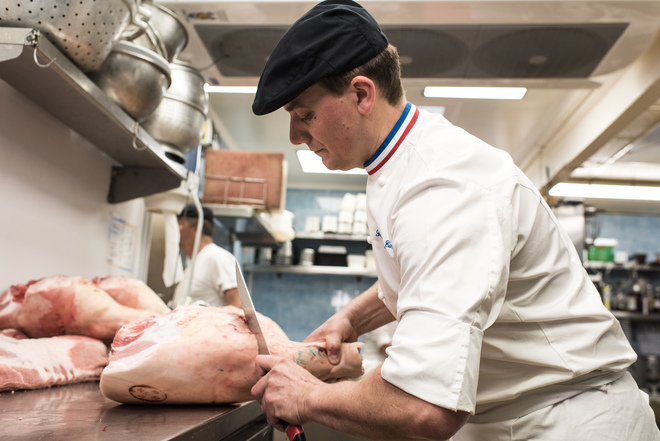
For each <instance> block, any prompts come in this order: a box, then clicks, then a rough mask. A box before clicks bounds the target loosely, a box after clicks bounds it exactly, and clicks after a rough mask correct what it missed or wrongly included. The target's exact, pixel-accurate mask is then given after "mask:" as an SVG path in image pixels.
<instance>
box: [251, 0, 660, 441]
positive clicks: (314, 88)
mask: <svg viewBox="0 0 660 441" xmlns="http://www.w3.org/2000/svg"><path fill="white" fill-rule="evenodd" d="M280 107H283V108H284V110H285V111H287V112H288V113H289V116H290V135H289V136H290V140H291V142H292V143H293V144H296V145H298V144H306V145H307V146H308V147H309V149H310V150H312V151H314V152H315V153H316V154H317V155H319V156H320V157H321V158H322V160H323V163H324V164H325V165H326V166H327V167H328V168H330V169H339V170H349V169H352V168H355V167H363V168H365V169H366V171H367V173H368V174H369V177H368V183H367V205H368V207H367V209H368V224H369V235H370V242H371V244H372V247H373V251H374V257H375V261H376V268H377V273H378V284H377V285H374V286H373V287H371V288H370V289H368V290H367V291H366V292H364V293H363V294H362V295H360V296H358V297H357V298H355V299H354V300H352V301H351V302H350V303H349V304H348V305H346V306H345V307H344V308H342V309H341V310H339V311H338V312H337V313H336V314H335V315H334V316H333V317H331V318H330V319H329V320H328V321H327V322H326V323H325V324H323V325H322V326H321V327H320V328H319V329H317V330H316V331H315V332H313V333H312V334H311V335H310V336H309V337H308V339H309V340H316V341H318V340H325V341H326V344H327V348H328V351H329V354H330V357H331V360H333V357H336V356H337V353H338V347H339V344H340V343H341V342H342V341H355V340H356V339H357V337H358V336H359V335H361V334H364V333H366V332H369V331H371V330H373V329H375V328H377V327H379V326H381V325H383V324H385V323H388V322H391V321H393V320H396V321H397V322H398V323H397V327H396V331H395V332H394V336H393V340H392V346H391V347H390V348H388V350H387V353H388V356H387V358H386V359H385V361H384V362H383V363H382V365H380V366H379V367H377V368H376V369H374V370H373V371H371V372H370V373H368V374H367V375H365V376H364V377H363V378H361V379H360V380H358V381H350V382H340V383H334V384H325V383H323V382H321V381H318V380H316V379H315V378H313V377H312V376H311V375H309V374H308V373H306V372H305V371H304V370H303V369H300V368H299V367H297V366H296V365H295V364H293V363H291V362H289V361H287V360H283V359H278V358H277V357H271V356H259V357H257V364H258V366H259V373H260V374H261V375H263V377H262V378H261V379H260V380H259V382H257V384H256V385H255V386H254V388H253V389H252V393H253V395H254V396H255V397H256V398H257V399H258V400H259V402H260V403H261V406H262V410H263V411H264V412H265V413H266V415H267V416H268V421H269V422H270V423H271V424H273V425H276V426H277V427H279V428H281V426H280V425H279V420H280V419H282V420H285V421H288V422H289V423H292V424H304V423H306V422H309V421H315V422H318V423H321V424H324V425H327V426H330V427H332V428H334V429H336V430H339V431H344V432H347V433H351V434H355V435H357V436H361V437H363V438H369V439H379V440H381V439H396V440H404V439H433V440H438V439H448V438H450V437H452V436H453V439H454V440H455V441H464V440H470V441H500V440H501V441H505V440H507V441H511V440H532V439H534V440H544V441H566V440H580V441H584V440H598V441H602V440H613V441H614V440H617V441H619V440H640V441H641V440H644V441H650V440H654V441H655V440H660V433H659V432H658V429H657V426H656V424H655V421H654V417H653V413H652V410H651V408H650V406H649V404H648V397H646V396H645V395H644V394H643V393H641V392H640V391H639V389H638V387H637V385H636V384H635V381H634V380H633V378H632V377H631V375H630V374H629V373H627V370H626V369H627V367H628V366H630V364H631V363H632V362H633V361H634V360H635V359H636V355H635V353H634V351H633V350H632V348H631V346H630V344H629V343H628V341H627V339H626V337H625V335H624V334H623V332H622V330H621V327H620V325H619V323H618V321H617V320H616V319H615V318H614V317H613V316H612V314H611V313H610V312H609V311H608V310H607V309H606V308H605V307H604V306H603V305H602V303H601V301H600V296H599V294H598V292H597V290H596V289H595V287H594V286H593V284H592V283H591V281H590V280H589V277H588V275H587V273H586V272H585V270H584V268H583V267H582V264H581V261H580V257H579V256H578V254H577V252H576V251H575V249H574V247H573V245H572V243H571V240H570V239H569V237H568V236H567V234H566V233H565V232H564V231H563V230H562V228H561V226H560V225H559V223H558V222H557V219H556V218H555V217H554V216H553V214H552V211H551V209H550V208H549V207H548V205H546V203H545V201H544V200H543V198H542V197H541V195H540V194H539V192H538V191H537V189H536V188H535V187H534V185H533V184H532V183H531V182H530V181H529V179H528V178H527V177H526V176H525V175H524V174H523V173H522V172H521V171H520V170H519V169H518V167H516V166H515V164H514V163H513V161H512V160H511V157H510V156H509V155H508V154H507V153H506V152H504V151H501V150H498V149H496V148H493V147H491V146H489V145H487V144H485V143H484V142H482V141H480V140H479V139H477V138H475V137H474V136H471V135H470V134H468V133H467V132H465V131H464V130H462V129H460V128H458V127H456V126H453V125H452V124H451V123H450V122H449V121H447V120H446V119H445V118H443V117H442V116H440V115H436V114H430V113H428V112H426V111H424V110H422V109H418V108H417V107H415V105H413V104H412V103H410V102H408V101H407V100H406V97H405V94H404V91H403V87H402V84H401V79H400V67H399V62H398V54H397V51H396V49H395V48H394V47H393V46H391V45H389V44H388V41H387V39H386V37H385V35H384V34H383V33H382V32H381V30H380V28H379V26H378V24H377V23H376V22H375V20H374V19H373V18H372V17H371V16H370V15H369V14H368V12H367V11H366V10H365V9H364V8H362V7H361V6H360V5H358V4H357V3H354V2H352V1H348V0H344V1H328V2H323V3H320V4H318V5H316V6H315V7H314V8H312V9H311V10H310V11H309V12H308V13H307V14H305V15H304V16H303V17H302V18H301V19H299V20H298V21H297V22H296V23H294V24H293V25H292V27H291V28H290V29H289V30H288V31H287V33H286V34H285V35H284V36H283V38H282V39H281V40H280V42H279V43H278V45H277V47H276V48H275V50H274V51H273V53H272V54H271V56H270V58H269V59H268V62H267V64H266V67H265V69H264V72H263V74H262V76H261V79H260V82H259V86H258V89H257V94H256V97H255V100H254V104H253V111H254V113H255V114H257V115H262V114H266V113H269V112H272V111H274V110H276V109H278V108H280Z"/></svg>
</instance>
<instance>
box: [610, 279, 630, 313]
mask: <svg viewBox="0 0 660 441" xmlns="http://www.w3.org/2000/svg"><path fill="white" fill-rule="evenodd" d="M612 306H613V309H616V310H617V311H625V310H626V309H627V298H626V295H625V294H624V292H623V289H622V288H621V285H619V284H617V289H616V296H615V297H614V305H612Z"/></svg>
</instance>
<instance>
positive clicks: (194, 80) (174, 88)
mask: <svg viewBox="0 0 660 441" xmlns="http://www.w3.org/2000/svg"><path fill="white" fill-rule="evenodd" d="M170 69H171V70H172V85H171V86H170V88H169V89H167V92H165V96H167V97H170V98H174V99H177V100H180V101H184V102H186V103H188V104H190V105H191V106H194V107H197V108H198V109H199V111H200V112H202V113H203V114H204V115H206V113H207V112H208V107H209V94H208V93H207V92H206V90H204V84H205V83H206V81H205V80H204V77H203V76H202V74H201V73H200V71H199V70H197V69H195V68H194V67H192V66H191V65H189V64H187V63H184V62H183V61H179V60H174V61H173V62H172V63H170Z"/></svg>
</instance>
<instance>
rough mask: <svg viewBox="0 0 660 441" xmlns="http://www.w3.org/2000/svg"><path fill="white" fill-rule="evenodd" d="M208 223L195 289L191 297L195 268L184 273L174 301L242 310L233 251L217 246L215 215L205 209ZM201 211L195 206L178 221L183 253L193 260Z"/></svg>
mask: <svg viewBox="0 0 660 441" xmlns="http://www.w3.org/2000/svg"><path fill="white" fill-rule="evenodd" d="M202 211H203V216H204V219H203V220H202V221H203V222H204V224H203V227H202V237H201V239H200V242H199V249H198V252H197V260H196V261H195V265H194V271H193V272H192V278H193V280H192V285H190V292H189V293H188V295H187V297H188V298H186V296H185V294H184V293H186V291H187V290H188V286H189V281H190V277H191V270H192V269H193V268H192V265H190V262H189V264H188V265H187V266H186V268H185V269H184V270H183V279H182V280H181V282H179V284H178V285H177V286H176V288H175V290H174V297H173V298H174V299H185V300H181V302H182V303H183V304H190V303H192V302H195V301H199V300H201V301H204V302H206V303H208V304H209V305H211V306H226V305H233V306H236V307H238V308H240V307H241V300H240V297H239V295H238V289H237V288H236V263H235V262H236V258H235V257H234V255H233V254H231V253H230V252H229V251H227V250H225V249H224V248H222V247H220V246H218V245H216V244H215V243H213V230H214V225H213V222H214V221H213V212H212V211H211V210H210V209H209V208H208V207H202ZM197 216H198V215H197V210H196V208H195V206H194V205H188V206H187V207H186V208H184V209H183V211H182V212H181V214H180V215H179V216H178V217H177V220H178V222H179V232H180V234H181V242H180V248H181V251H183V253H184V254H185V255H186V256H187V257H188V259H192V255H193V249H194V246H195V233H196V231H197V221H198V218H197Z"/></svg>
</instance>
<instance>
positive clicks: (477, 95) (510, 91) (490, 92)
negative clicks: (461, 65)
mask: <svg viewBox="0 0 660 441" xmlns="http://www.w3.org/2000/svg"><path fill="white" fill-rule="evenodd" d="M525 93H527V89H526V88H524V87H425V88H424V96H425V97H427V98H468V99H486V100H520V99H522V97H524V96H525Z"/></svg>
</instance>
